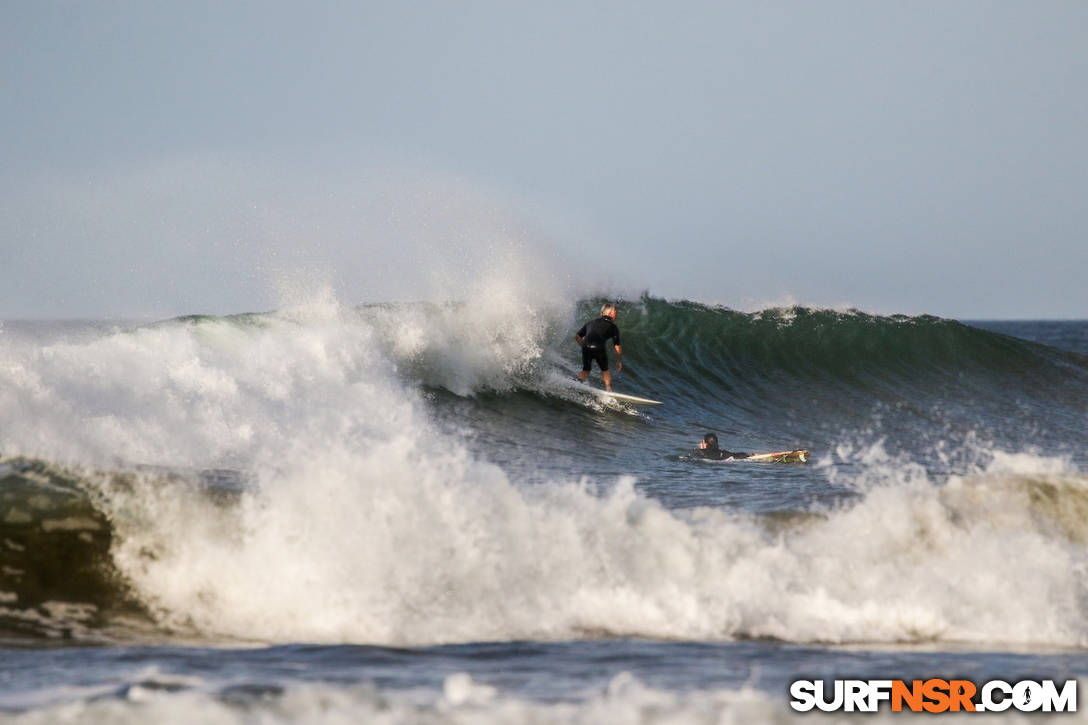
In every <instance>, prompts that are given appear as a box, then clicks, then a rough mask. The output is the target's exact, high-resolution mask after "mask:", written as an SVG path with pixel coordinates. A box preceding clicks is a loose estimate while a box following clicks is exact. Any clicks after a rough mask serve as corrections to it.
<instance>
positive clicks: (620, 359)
mask: <svg viewBox="0 0 1088 725" xmlns="http://www.w3.org/2000/svg"><path fill="white" fill-rule="evenodd" d="M620 370H623V350H621V349H620V346H619V345H616V372H617V373H618V372H619V371H620Z"/></svg>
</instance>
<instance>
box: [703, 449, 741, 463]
mask: <svg viewBox="0 0 1088 725" xmlns="http://www.w3.org/2000/svg"><path fill="white" fill-rule="evenodd" d="M695 454H696V455H697V456H701V457H702V458H707V459H710V460H712V461H727V460H729V459H730V458H734V459H740V458H747V457H748V456H750V455H752V454H751V453H734V452H733V451H727V450H725V449H724V448H709V447H708V448H696V449H695Z"/></svg>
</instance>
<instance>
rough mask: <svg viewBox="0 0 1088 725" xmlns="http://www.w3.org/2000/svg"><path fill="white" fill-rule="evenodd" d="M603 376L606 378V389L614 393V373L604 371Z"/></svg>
mask: <svg viewBox="0 0 1088 725" xmlns="http://www.w3.org/2000/svg"><path fill="white" fill-rule="evenodd" d="M601 375H602V376H603V377H604V389H605V390H607V391H608V392H610V393H611V392H612V373H610V372H609V371H607V370H602V371H601Z"/></svg>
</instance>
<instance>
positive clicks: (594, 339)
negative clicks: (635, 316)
mask: <svg viewBox="0 0 1088 725" xmlns="http://www.w3.org/2000/svg"><path fill="white" fill-rule="evenodd" d="M608 340H612V344H613V345H614V346H615V348H616V372H617V373H618V372H620V371H621V370H623V350H621V349H620V328H618V327H616V306H615V305H604V306H603V307H601V316H600V317H598V318H597V319H595V320H590V321H589V322H587V323H586V324H584V325H582V329H580V330H578V332H577V333H575V335H574V341H575V342H577V343H578V345H579V346H580V347H581V348H582V372H580V373H578V380H579V381H580V382H583V383H584V382H585V381H586V376H588V375H589V371H590V369H591V368H592V367H593V361H594V360H596V361H597V367H599V368H600V369H601V376H602V377H603V378H604V389H605V390H607V391H608V392H610V393H611V392H612V373H610V372H609V370H608V352H607V351H606V345H605V343H606V342H607V341H608Z"/></svg>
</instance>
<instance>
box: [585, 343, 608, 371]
mask: <svg viewBox="0 0 1088 725" xmlns="http://www.w3.org/2000/svg"><path fill="white" fill-rule="evenodd" d="M594 360H596V361H597V367H599V368H600V369H601V370H607V369H608V355H607V354H606V353H605V351H604V348H603V347H590V346H589V345H585V346H583V347H582V370H584V371H585V372H587V373H588V372H589V371H590V369H592V367H593V361H594Z"/></svg>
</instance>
